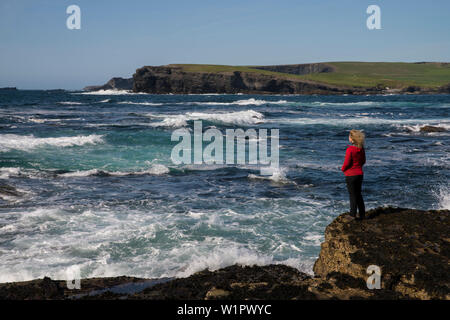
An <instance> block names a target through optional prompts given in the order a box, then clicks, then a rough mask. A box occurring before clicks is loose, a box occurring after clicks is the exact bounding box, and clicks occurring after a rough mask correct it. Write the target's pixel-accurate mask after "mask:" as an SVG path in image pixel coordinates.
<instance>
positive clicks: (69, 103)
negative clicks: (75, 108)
mask: <svg viewBox="0 0 450 320" xmlns="http://www.w3.org/2000/svg"><path fill="white" fill-rule="evenodd" d="M57 104H62V105H82V104H84V103H82V102H75V101H61V102H57Z"/></svg>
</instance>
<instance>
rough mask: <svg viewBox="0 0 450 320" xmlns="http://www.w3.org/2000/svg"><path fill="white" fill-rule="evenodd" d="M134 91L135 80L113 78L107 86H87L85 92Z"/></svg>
mask: <svg viewBox="0 0 450 320" xmlns="http://www.w3.org/2000/svg"><path fill="white" fill-rule="evenodd" d="M131 89H133V79H132V78H129V79H124V78H119V77H117V78H112V79H111V80H109V81H108V82H107V83H106V84H104V85H101V86H87V87H84V89H83V90H84V91H98V90H131Z"/></svg>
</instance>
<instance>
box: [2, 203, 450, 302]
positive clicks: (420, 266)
mask: <svg viewBox="0 0 450 320" xmlns="http://www.w3.org/2000/svg"><path fill="white" fill-rule="evenodd" d="M367 216H368V219H366V220H363V221H355V220H353V219H351V218H350V216H349V215H348V214H347V213H345V214H342V215H340V216H339V217H337V218H336V219H335V220H334V221H333V222H332V223H331V224H330V225H329V226H328V227H327V228H326V231H325V242H324V243H323V244H322V249H321V252H320V255H319V258H318V259H317V261H316V263H315V266H314V273H315V277H311V276H309V275H307V274H305V273H302V272H300V271H298V270H296V269H294V268H292V267H289V266H284V265H269V266H239V265H233V266H229V267H226V268H223V269H219V270H216V271H209V270H204V271H201V272H198V273H195V274H193V275H191V276H189V277H187V278H179V279H153V280H149V279H137V278H130V277H116V278H96V279H84V280H81V290H69V289H67V287H66V282H65V281H55V280H51V279H49V278H44V279H43V280H33V281H27V282H21V283H9V284H0V299H68V298H70V299H72V298H76V299H124V298H126V299H156V300H160V299H171V300H173V299H175V300H177V299H196V300H197V299H206V300H209V299H212V300H213V299H216V300H217V299H218V300H226V299H282V300H287V299H301V300H306V299H308V300H309V299H447V300H449V299H450V277H449V274H450V210H436V211H435V210H430V211H421V210H412V209H402V208H378V209H374V210H369V211H368V212H367ZM369 265H377V266H379V267H380V269H381V278H380V279H381V288H380V289H368V288H367V284H366V281H367V278H368V277H369V275H368V274H367V273H366V270H367V267H368V266H369Z"/></svg>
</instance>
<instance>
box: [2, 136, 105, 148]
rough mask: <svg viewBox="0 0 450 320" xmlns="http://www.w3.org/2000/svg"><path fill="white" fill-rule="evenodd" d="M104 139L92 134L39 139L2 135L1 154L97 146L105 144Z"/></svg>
mask: <svg viewBox="0 0 450 320" xmlns="http://www.w3.org/2000/svg"><path fill="white" fill-rule="evenodd" d="M102 137H103V136H101V135H96V134H92V135H89V136H74V137H58V138H37V137H35V136H33V135H28V136H21V135H16V134H2V135H0V152H5V151H9V150H11V149H16V150H23V151H28V150H31V149H34V148H37V147H41V146H54V147H72V146H82V145H85V144H96V143H102V142H103V138H102Z"/></svg>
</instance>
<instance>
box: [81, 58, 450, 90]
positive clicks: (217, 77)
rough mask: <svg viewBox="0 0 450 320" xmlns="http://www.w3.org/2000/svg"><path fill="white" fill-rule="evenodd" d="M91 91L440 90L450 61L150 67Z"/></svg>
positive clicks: (448, 77)
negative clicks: (131, 76)
mask: <svg viewBox="0 0 450 320" xmlns="http://www.w3.org/2000/svg"><path fill="white" fill-rule="evenodd" d="M84 90H87V91H97V90H133V91H134V92H146V93H153V94H168V93H173V94H190V93H229V94H236V93H247V94H355V95H360V94H434V93H447V94H448V93H450V64H449V63H437V62H421V63H400V62H399V63H389V62H327V63H307V64H289V65H271V66H226V65H203V64H170V65H166V66H144V67H142V68H139V69H137V70H136V72H135V74H134V75H133V78H130V79H123V78H113V79H111V80H110V81H108V82H107V83H106V84H105V85H101V86H88V87H86V88H84Z"/></svg>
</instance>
